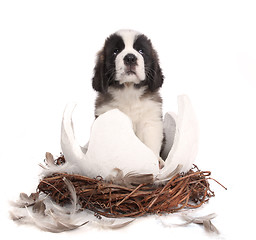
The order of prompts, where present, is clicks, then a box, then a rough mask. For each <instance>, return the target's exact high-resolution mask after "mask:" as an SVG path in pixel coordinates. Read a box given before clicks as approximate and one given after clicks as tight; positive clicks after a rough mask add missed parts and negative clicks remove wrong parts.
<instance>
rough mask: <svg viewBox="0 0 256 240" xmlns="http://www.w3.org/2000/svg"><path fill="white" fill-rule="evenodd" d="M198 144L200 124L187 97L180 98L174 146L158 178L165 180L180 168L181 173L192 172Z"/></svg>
mask: <svg viewBox="0 0 256 240" xmlns="http://www.w3.org/2000/svg"><path fill="white" fill-rule="evenodd" d="M168 114H169V113H168ZM170 117H171V114H170ZM198 142H199V131H198V124H197V119H196V116H195V113H194V110H193V107H192V104H191V102H190V100H189V98H188V97H187V96H186V95H181V96H179V97H178V115H177V120H176V131H175V136H174V140H173V144H172V147H171V150H170V152H169V154H168V156H167V158H166V161H165V166H164V168H163V169H161V170H160V173H159V175H158V177H157V178H158V179H160V180H161V179H162V180H163V179H164V178H166V177H167V176H168V175H169V174H170V173H171V172H173V171H175V169H176V168H178V167H179V172H187V171H188V170H190V169H191V167H192V165H193V163H194V161H195V158H196V155H197V150H198Z"/></svg>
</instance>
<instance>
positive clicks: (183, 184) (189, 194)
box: [38, 156, 217, 218]
mask: <svg viewBox="0 0 256 240" xmlns="http://www.w3.org/2000/svg"><path fill="white" fill-rule="evenodd" d="M64 161H65V159H64V157H63V156H61V157H59V158H58V159H57V161H56V165H59V164H62V163H63V162H64ZM210 175H211V172H210V171H201V170H199V169H198V168H197V166H195V165H194V167H193V168H192V169H191V170H190V171H188V172H187V173H186V174H176V175H175V176H173V177H172V178H171V179H170V180H169V181H167V182H166V183H165V184H164V185H163V184H162V185H159V184H158V185H155V184H152V182H151V183H140V184H128V185H126V186H124V185H119V184H116V183H114V182H112V181H104V180H103V179H102V178H101V177H97V178H88V177H86V176H81V175H75V174H67V173H55V174H53V175H51V176H48V177H45V178H44V179H42V180H41V181H40V183H39V185H38V191H39V192H43V193H45V194H47V195H49V196H50V197H51V198H52V200H53V201H55V202H56V203H57V204H59V205H61V206H63V205H65V204H69V203H71V200H72V196H71V193H70V191H69V189H68V187H67V185H66V183H65V179H67V180H69V181H70V182H71V183H72V185H73V186H74V189H75V192H76V195H77V199H78V203H79V204H80V207H81V210H84V209H89V210H91V211H93V212H95V214H97V215H102V216H105V217H111V218H120V217H139V216H142V215H146V214H164V213H174V212H177V211H180V210H181V209H183V208H187V209H191V208H198V207H200V206H201V205H202V204H204V203H205V202H207V201H208V200H209V199H210V198H211V197H213V196H214V192H213V191H212V190H211V189H210V184H209V182H208V180H209V179H212V178H211V177H210ZM212 180H214V179H212ZM214 181H216V180H214ZM216 182H217V181H216Z"/></svg>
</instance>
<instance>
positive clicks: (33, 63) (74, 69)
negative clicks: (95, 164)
mask: <svg viewBox="0 0 256 240" xmlns="http://www.w3.org/2000/svg"><path fill="white" fill-rule="evenodd" d="M253 2H254V1H220V0H219V1H218V0H217V1H212V2H210V1H203V0H202V1H175V2H174V1H162V2H161V4H160V2H157V3H156V2H155V1H152V2H150V1H129V3H128V2H127V3H126V4H121V3H120V1H111V0H109V1H93V3H91V2H89V1H76V2H74V1H41V2H37V1H1V3H0V34H1V37H0V80H1V81H0V84H1V87H0V98H1V99H0V104H1V106H0V109H1V120H0V122H1V126H0V133H1V134H0V138H1V142H0V144H1V149H0V159H1V170H2V174H1V176H0V178H1V179H0V182H1V203H0V210H1V213H0V219H1V234H2V235H3V236H5V235H4V234H8V236H9V237H10V238H14V237H16V238H17V237H19V238H29V239H30V238H31V239H32V238H33V239H34V238H37V239H45V238H47V239H70V238H71V237H76V238H86V239H91V238H93V239H97V238H99V237H102V238H103V237H104V238H107V237H113V238H122V239H131V238H134V239H138V238H139V237H140V238H141V237H143V238H145V239H155V238H160V237H161V238H170V237H172V238H174V239H175V238H178V237H179V239H186V238H189V239H198V238H199V237H200V239H208V238H210V237H209V236H207V235H205V234H204V232H203V230H202V229H201V228H200V227H198V226H194V225H192V226H189V227H186V228H167V227H163V225H162V224H161V223H160V221H159V219H158V218H157V217H155V216H151V217H146V218H141V219H139V220H138V221H136V222H134V223H132V224H131V225H130V226H128V227H126V228H124V229H121V230H116V231H113V230H105V229H98V228H92V227H86V226H85V227H83V228H81V229H79V230H77V231H74V232H68V233H62V234H50V233H44V232H40V231H39V230H37V229H35V228H32V227H27V226H17V225H16V224H14V223H13V222H11V221H9V220H8V213H7V212H8V203H7V200H8V199H15V198H16V197H17V195H18V193H19V192H21V191H24V192H27V193H29V192H31V191H33V190H35V187H36V185H37V183H38V172H39V167H38V166H37V164H38V163H39V162H42V161H43V158H44V152H46V151H50V152H52V153H54V154H56V155H58V154H59V151H60V143H59V138H60V123H61V118H62V113H63V109H64V107H65V105H66V103H68V102H71V101H76V102H78V104H79V107H78V109H77V111H76V113H75V115H76V116H74V121H75V122H76V119H77V120H79V121H77V122H76V126H77V128H76V129H81V130H80V131H81V132H76V135H77V136H78V139H79V141H80V142H81V143H82V144H85V143H86V141H87V139H88V137H89V130H88V126H90V124H91V123H92V121H93V119H94V116H93V115H94V114H93V111H94V99H95V93H94V92H93V90H92V88H91V77H92V70H93V67H94V60H95V54H96V52H97V51H98V50H99V49H100V48H101V47H102V45H103V41H104V39H105V38H106V36H107V35H109V34H110V33H112V32H114V31H116V30H118V29H120V28H133V29H136V30H138V31H141V32H144V33H145V34H146V35H148V36H149V37H150V38H151V40H152V42H153V44H154V46H155V48H156V49H157V51H158V53H159V57H160V60H161V64H162V68H163V72H164V75H165V77H166V79H165V83H164V87H163V89H162V96H163V99H164V112H167V111H170V110H171V111H174V112H176V97H177V95H179V94H183V93H185V94H187V95H189V96H190V99H191V101H192V103H193V106H194V109H195V111H196V114H197V117H198V120H199V127H200V145H199V152H198V157H197V161H196V164H197V165H198V166H199V167H200V168H201V169H203V170H211V171H212V176H213V177H214V178H216V179H217V180H219V181H220V182H222V183H223V184H224V185H225V186H226V187H228V191H224V190H222V189H221V188H220V187H219V186H218V185H217V184H215V183H212V188H213V189H214V190H215V193H216V197H215V199H212V200H210V203H209V204H208V206H207V207H209V208H210V209H209V211H210V212H211V211H214V212H216V213H217V214H218V217H217V218H216V219H215V220H214V221H213V222H214V224H215V225H216V227H218V228H219V230H220V231H221V232H222V235H220V236H217V237H216V238H217V239H234V237H236V238H239V237H240V238H241V237H243V236H254V229H253V228H254V223H253V220H252V219H251V217H252V216H254V215H255V210H254V209H253V208H252V207H251V203H252V199H251V196H252V194H253V192H251V191H253V189H254V183H255V179H254V177H253V175H254V169H255V157H256V156H255V155H256V154H255V134H256V127H255V122H256V116H255V102H256V96H255V91H256V71H255V69H256V45H255V42H256V32H255V28H256V27H255V23H256V15H255V11H256V8H255V6H254V3H253ZM85 109H86V111H85ZM168 218H172V216H169V217H168Z"/></svg>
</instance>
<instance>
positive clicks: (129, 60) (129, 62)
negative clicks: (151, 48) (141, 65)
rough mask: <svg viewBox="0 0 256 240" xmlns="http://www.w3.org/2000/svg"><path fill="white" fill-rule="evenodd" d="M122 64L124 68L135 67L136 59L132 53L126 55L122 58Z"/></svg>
mask: <svg viewBox="0 0 256 240" xmlns="http://www.w3.org/2000/svg"><path fill="white" fill-rule="evenodd" d="M124 64H125V65H126V66H135V65H137V57H136V56H135V55H134V54H132V53H128V54H127V55H125V57H124Z"/></svg>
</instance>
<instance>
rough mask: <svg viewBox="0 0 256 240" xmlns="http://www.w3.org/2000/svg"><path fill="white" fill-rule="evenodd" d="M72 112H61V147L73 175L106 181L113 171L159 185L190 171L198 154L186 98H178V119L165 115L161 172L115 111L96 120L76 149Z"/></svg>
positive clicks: (193, 120) (194, 123) (155, 159)
mask: <svg viewBox="0 0 256 240" xmlns="http://www.w3.org/2000/svg"><path fill="white" fill-rule="evenodd" d="M74 108H75V105H68V106H67V107H66V109H65V111H64V115H63V120H62V132H61V146H62V151H63V154H64V156H65V159H66V162H67V164H69V165H72V166H76V169H77V172H76V173H79V174H82V175H85V176H88V177H92V178H94V177H97V176H101V177H102V178H103V179H107V178H108V177H109V176H110V175H112V174H113V170H115V169H119V170H120V171H122V173H123V174H124V175H126V174H129V173H131V172H132V173H138V174H152V176H153V178H154V180H155V182H159V181H160V182H161V181H166V180H168V179H170V178H171V176H173V175H174V174H176V173H180V172H187V171H188V170H190V169H191V167H192V165H193V162H194V160H195V157H196V153H197V147H198V127H197V121H196V117H195V114H194V111H193V108H192V105H191V103H190V100H189V98H188V97H187V96H185V95H182V96H179V97H178V114H177V115H176V114H174V113H167V114H166V115H165V119H164V133H165V137H166V144H165V148H164V150H163V156H162V158H163V159H164V160H165V166H164V168H163V169H159V164H158V157H157V156H156V155H155V154H154V153H153V152H152V150H151V149H149V148H148V147H147V146H146V145H144V144H143V143H142V142H141V141H140V140H139V139H138V138H137V136H136V135H135V134H134V131H133V126H132V122H131V120H130V119H129V117H128V116H126V115H125V114H124V113H122V112H121V111H119V110H118V109H114V110H110V111H108V112H106V113H104V114H102V115H101V116H99V117H98V118H97V119H96V120H95V121H94V123H93V126H92V129H91V136H90V139H89V142H88V144H87V146H86V147H81V146H79V144H78V143H77V141H76V139H75V135H74V130H73V123H72V112H73V110H74ZM66 171H67V169H66Z"/></svg>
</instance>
